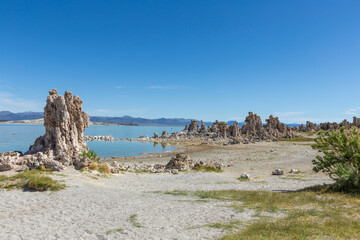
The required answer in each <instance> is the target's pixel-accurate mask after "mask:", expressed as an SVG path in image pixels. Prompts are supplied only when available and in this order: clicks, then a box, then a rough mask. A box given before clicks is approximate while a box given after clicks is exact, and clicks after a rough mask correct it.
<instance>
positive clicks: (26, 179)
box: [0, 170, 66, 191]
mask: <svg viewBox="0 0 360 240" xmlns="http://www.w3.org/2000/svg"><path fill="white" fill-rule="evenodd" d="M48 174H51V172H49V171H40V170H26V171H24V172H22V173H18V174H16V175H14V176H11V177H7V176H3V175H1V176H0V188H3V189H7V190H12V189H15V188H16V189H21V188H22V189H24V190H33V191H47V190H50V191H59V190H61V189H64V188H65V187H66V186H65V184H63V183H60V182H59V181H57V180H53V179H52V178H50V177H49V176H46V175H48Z"/></svg>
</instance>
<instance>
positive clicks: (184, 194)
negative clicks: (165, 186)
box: [164, 190, 189, 196]
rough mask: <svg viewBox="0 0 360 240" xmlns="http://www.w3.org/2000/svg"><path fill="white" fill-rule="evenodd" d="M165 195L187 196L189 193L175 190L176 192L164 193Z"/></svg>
mask: <svg viewBox="0 0 360 240" xmlns="http://www.w3.org/2000/svg"><path fill="white" fill-rule="evenodd" d="M164 194H168V195H174V196H187V195H188V194H189V193H188V192H187V191H181V190H174V191H167V192H164Z"/></svg>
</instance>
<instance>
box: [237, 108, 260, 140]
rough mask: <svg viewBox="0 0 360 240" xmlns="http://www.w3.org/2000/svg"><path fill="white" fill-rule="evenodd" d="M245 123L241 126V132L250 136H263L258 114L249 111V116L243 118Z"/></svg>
mask: <svg viewBox="0 0 360 240" xmlns="http://www.w3.org/2000/svg"><path fill="white" fill-rule="evenodd" d="M245 123H246V124H245V125H244V126H243V128H242V134H245V135H250V136H263V135H264V129H263V126H262V121H261V118H260V116H258V115H256V114H253V113H252V112H249V116H247V117H246V118H245Z"/></svg>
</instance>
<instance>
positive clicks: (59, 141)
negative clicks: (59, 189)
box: [0, 89, 89, 171]
mask: <svg viewBox="0 0 360 240" xmlns="http://www.w3.org/2000/svg"><path fill="white" fill-rule="evenodd" d="M44 126H45V135H44V136H41V137H38V138H37V139H36V140H35V143H34V145H32V146H30V148H29V150H28V151H27V152H26V153H25V155H22V154H21V153H11V152H9V153H3V154H1V156H0V170H3V171H4V170H10V169H14V168H17V170H24V169H26V168H30V169H32V168H39V167H40V166H44V167H45V168H49V169H53V170H57V171H59V170H62V169H63V168H64V167H65V166H69V165H75V166H79V165H84V164H85V165H86V164H89V163H88V162H86V159H85V158H83V157H80V156H79V155H80V153H81V152H83V151H88V146H87V144H86V138H85V136H84V130H85V128H87V127H88V126H89V115H88V114H87V113H85V112H83V111H82V101H81V99H80V98H79V97H78V96H73V95H72V94H71V93H70V92H68V91H66V92H65V95H64V97H63V96H59V95H58V94H57V90H56V89H53V90H51V91H49V96H48V98H47V101H46V106H45V108H44ZM17 166H21V169H19V167H17Z"/></svg>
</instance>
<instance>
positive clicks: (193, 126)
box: [188, 120, 199, 133]
mask: <svg viewBox="0 0 360 240" xmlns="http://www.w3.org/2000/svg"><path fill="white" fill-rule="evenodd" d="M188 132H189V133H190V132H195V133H197V132H199V125H198V122H197V121H196V120H191V123H190V126H189V128H188Z"/></svg>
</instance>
